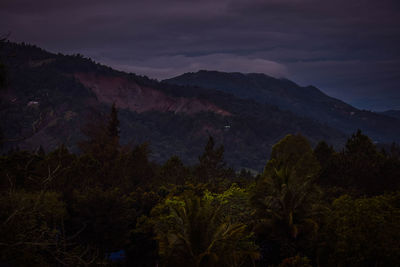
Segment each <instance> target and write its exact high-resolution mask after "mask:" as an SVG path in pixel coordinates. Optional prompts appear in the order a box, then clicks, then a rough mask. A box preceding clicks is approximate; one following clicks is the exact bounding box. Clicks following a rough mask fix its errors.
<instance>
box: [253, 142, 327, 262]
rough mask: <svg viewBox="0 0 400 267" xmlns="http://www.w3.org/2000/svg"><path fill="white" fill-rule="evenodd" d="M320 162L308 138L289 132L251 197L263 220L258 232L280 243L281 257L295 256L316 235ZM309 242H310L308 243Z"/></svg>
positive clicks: (276, 149) (276, 150)
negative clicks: (316, 179)
mask: <svg viewBox="0 0 400 267" xmlns="http://www.w3.org/2000/svg"><path fill="white" fill-rule="evenodd" d="M318 171H319V163H318V161H317V160H316V159H315V157H314V156H313V153H312V149H311V147H310V145H309V143H308V141H307V140H306V139H305V138H304V137H302V136H300V135H297V136H296V135H288V136H286V137H285V138H284V139H282V140H281V141H280V142H278V143H277V144H276V145H275V146H274V147H273V149H272V153H271V159H270V160H269V161H268V163H267V165H266V167H265V171H264V174H263V175H262V177H261V179H260V180H259V181H258V182H257V184H256V186H255V188H254V191H253V196H252V203H253V205H254V207H255V208H256V212H257V216H258V218H259V219H260V222H259V223H258V225H257V228H256V232H257V233H259V234H260V235H263V236H265V237H266V238H268V239H270V240H272V241H275V242H278V244H279V246H280V250H281V254H282V256H294V255H295V253H296V251H297V250H298V249H300V248H299V245H300V244H301V243H304V242H306V241H307V240H309V241H310V242H309V243H312V241H313V240H314V239H315V238H316V233H317V230H318V222H317V221H316V220H315V219H314V217H313V216H314V215H315V214H317V213H319V212H320V211H321V206H320V205H319V196H320V190H319V189H318V188H317V187H316V185H315V183H314V179H315V178H316V175H317V174H318ZM306 243H307V242H306Z"/></svg>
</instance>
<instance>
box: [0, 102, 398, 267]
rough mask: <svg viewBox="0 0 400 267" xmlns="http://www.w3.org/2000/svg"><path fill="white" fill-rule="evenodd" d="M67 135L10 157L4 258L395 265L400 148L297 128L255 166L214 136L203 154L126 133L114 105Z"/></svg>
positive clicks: (1, 205) (0, 254) (3, 182)
mask: <svg viewBox="0 0 400 267" xmlns="http://www.w3.org/2000/svg"><path fill="white" fill-rule="evenodd" d="M84 134H85V136H86V138H85V140H84V141H82V142H81V143H79V147H80V148H81V151H82V152H81V153H80V154H74V153H71V152H70V151H68V149H67V148H66V147H65V146H63V145H61V146H59V147H58V148H57V149H55V150H53V151H50V152H47V153H46V152H44V151H43V150H42V149H38V150H37V151H34V152H30V151H23V150H13V151H9V152H8V153H7V154H4V155H3V156H1V157H0V190H1V194H0V223H1V227H0V264H3V265H5V266H24V265H26V264H27V263H29V265H31V266H92V265H99V264H103V265H108V266H398V265H399V264H400V250H399V248H400V243H399V242H400V225H399V223H398V222H399V221H400V193H399V187H400V183H399V182H400V179H399V178H400V148H399V146H397V145H396V144H393V145H392V147H391V149H390V150H382V151H380V150H379V149H377V148H376V146H375V145H374V144H373V142H372V141H371V140H370V139H369V138H368V137H367V136H366V135H364V134H363V133H362V132H361V131H358V132H356V133H354V134H353V135H352V136H351V137H350V138H349V139H348V141H347V143H346V146H345V148H344V149H343V150H342V151H335V150H334V149H333V148H332V147H331V146H329V145H328V144H326V143H325V142H320V143H319V144H318V145H317V146H316V147H315V148H314V149H313V148H312V147H311V145H310V144H309V142H308V140H307V139H306V138H305V137H303V136H301V135H299V134H297V135H287V136H286V137H284V138H283V139H282V140H280V141H279V142H278V143H277V144H275V145H274V146H273V149H272V152H271V156H270V159H269V160H268V161H267V162H266V164H265V168H264V171H263V172H262V173H260V174H259V175H257V176H254V175H253V174H252V173H250V172H248V171H246V170H242V171H240V172H236V171H234V170H233V169H231V168H230V167H229V166H228V165H227V164H226V162H225V160H224V157H225V153H224V147H223V146H221V145H218V144H217V143H216V142H215V140H214V139H213V138H212V137H211V136H210V137H209V139H208V142H207V143H206V144H205V146H204V151H203V153H202V154H200V155H199V157H198V162H197V164H195V165H185V164H183V163H182V161H181V159H180V158H179V157H177V156H173V157H171V158H170V159H169V160H167V161H166V162H165V163H163V164H157V163H155V162H152V161H151V160H149V154H150V153H151V151H150V150H149V146H148V144H146V143H142V144H136V145H130V146H127V145H121V144H120V140H119V139H120V131H119V119H118V110H117V107H116V106H115V105H113V106H112V110H111V112H110V114H109V115H107V116H105V117H104V118H103V119H102V120H100V121H97V122H91V123H90V124H88V125H87V127H86V128H85V129H84Z"/></svg>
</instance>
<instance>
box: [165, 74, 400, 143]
mask: <svg viewBox="0 0 400 267" xmlns="http://www.w3.org/2000/svg"><path fill="white" fill-rule="evenodd" d="M162 82H164V83H169V84H176V85H187V86H199V87H204V88H213V89H216V90H221V91H224V92H228V93H232V94H234V95H235V96H237V97H240V98H243V99H252V100H254V101H257V102H259V103H266V104H270V105H276V106H277V107H278V108H280V109H282V110H289V111H291V112H294V113H295V114H297V115H300V116H305V117H310V118H312V119H315V120H317V121H318V122H321V123H325V124H327V125H329V126H331V127H333V128H336V129H338V130H340V131H342V132H344V133H346V134H351V133H352V132H355V131H356V130H357V129H362V130H363V131H364V132H365V133H367V134H368V135H370V136H371V137H372V138H373V139H374V140H375V141H378V142H388V140H391V139H392V140H391V141H397V142H399V135H398V134H399V133H400V120H398V119H396V118H391V117H388V116H384V115H383V116H382V114H378V113H374V112H369V111H365V110H359V109H357V108H355V107H353V106H351V105H349V104H347V103H345V102H343V101H341V100H339V99H336V98H333V97H330V96H328V95H326V94H325V93H323V92H322V91H321V90H319V89H318V88H316V87H314V86H299V85H297V84H296V83H294V82H292V81H290V80H288V79H277V78H273V77H271V76H268V75H265V74H260V73H248V74H241V73H226V72H220V71H206V70H201V71H198V72H196V73H193V72H191V73H185V74H182V75H180V76H177V77H174V78H171V79H166V80H163V81H162ZM388 125H390V127H388Z"/></svg>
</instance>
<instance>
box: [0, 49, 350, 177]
mask: <svg viewBox="0 0 400 267" xmlns="http://www.w3.org/2000/svg"><path fill="white" fill-rule="evenodd" d="M0 60H1V61H2V62H3V63H4V64H5V66H6V69H7V81H6V84H7V86H6V88H4V89H1V90H0V111H1V113H0V128H1V130H2V134H3V136H4V140H3V141H4V142H3V146H2V151H3V153H4V152H7V151H8V150H10V149H16V148H21V149H37V148H38V147H39V146H42V147H43V148H44V149H45V150H46V151H49V150H51V149H54V148H55V147H57V146H58V145H60V144H62V143H63V144H65V145H66V146H67V147H68V148H69V149H71V150H72V151H75V152H79V149H78V147H77V145H76V144H77V142H78V141H80V140H82V139H83V138H85V136H84V135H83V134H82V132H81V129H82V128H83V127H85V125H86V124H87V123H88V122H91V121H95V120H97V119H99V118H102V117H104V115H106V114H108V113H109V111H110V107H111V105H112V103H116V105H117V107H118V108H119V118H120V121H121V125H120V127H121V142H122V143H124V144H138V143H142V142H149V143H150V148H151V150H152V154H151V156H152V159H153V160H155V161H158V162H162V161H165V160H166V159H168V158H169V157H171V156H172V155H178V156H179V157H181V158H182V160H183V161H184V162H185V163H188V164H194V163H195V162H196V161H197V157H198V155H200V154H201V153H202V151H203V147H204V145H205V143H206V140H207V138H208V136H209V135H212V136H213V137H214V138H215V140H216V142H217V143H219V144H223V145H224V147H225V152H226V153H225V158H226V161H227V162H228V163H229V164H230V165H231V166H234V167H235V168H237V169H238V168H242V167H245V168H251V169H255V170H262V168H263V166H264V164H265V161H266V160H267V157H268V155H269V153H270V150H271V147H272V145H273V144H275V143H276V142H277V141H278V140H280V139H281V138H282V137H283V136H285V135H286V134H289V133H302V134H303V135H305V136H306V137H307V138H308V139H309V140H310V141H311V143H312V144H315V143H316V142H318V141H320V140H326V141H327V142H329V143H331V144H333V145H335V146H337V147H338V146H340V145H342V144H343V143H344V141H345V138H346V136H345V135H343V133H341V132H340V131H338V130H336V129H333V128H330V127H328V126H327V125H324V124H321V123H318V122H316V121H315V120H313V119H309V118H306V117H304V116H297V115H295V114H293V113H292V112H289V111H282V110H280V109H278V108H277V107H275V106H272V105H268V104H263V103H259V102H256V101H253V100H249V99H242V98H239V97H236V96H234V95H232V94H228V93H226V92H222V91H219V90H215V89H202V88H198V87H193V86H179V85H170V84H167V83H160V82H158V81H156V80H152V79H149V78H147V77H143V76H138V75H135V74H132V73H130V74H128V73H124V72H121V71H116V70H113V69H111V68H110V67H107V66H104V65H101V64H98V63H96V62H93V61H92V60H90V59H88V58H85V57H83V56H82V55H79V54H78V55H70V56H67V55H62V54H54V53H49V52H47V51H45V50H43V49H40V48H38V47H36V46H32V45H27V44H15V43H11V42H3V43H1V44H0Z"/></svg>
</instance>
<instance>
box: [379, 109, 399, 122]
mask: <svg viewBox="0 0 400 267" xmlns="http://www.w3.org/2000/svg"><path fill="white" fill-rule="evenodd" d="M379 113H380V114H382V115H385V116H388V117H393V118H396V119H399V120H400V110H393V109H392V110H387V111H383V112H379Z"/></svg>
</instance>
